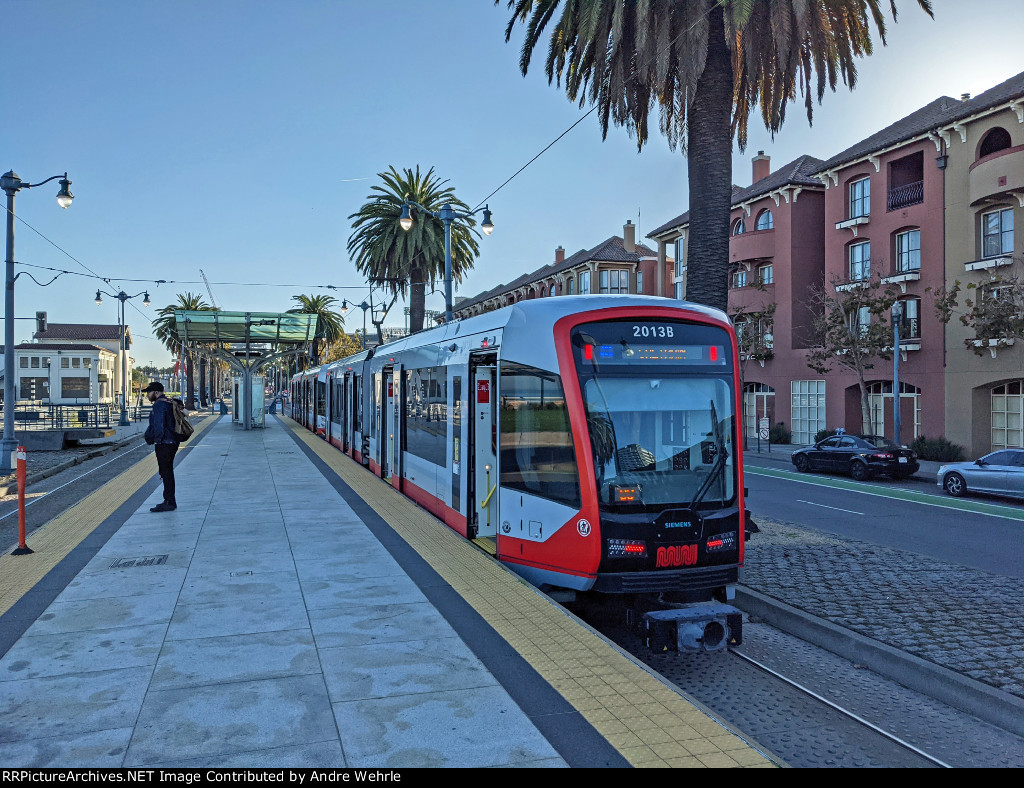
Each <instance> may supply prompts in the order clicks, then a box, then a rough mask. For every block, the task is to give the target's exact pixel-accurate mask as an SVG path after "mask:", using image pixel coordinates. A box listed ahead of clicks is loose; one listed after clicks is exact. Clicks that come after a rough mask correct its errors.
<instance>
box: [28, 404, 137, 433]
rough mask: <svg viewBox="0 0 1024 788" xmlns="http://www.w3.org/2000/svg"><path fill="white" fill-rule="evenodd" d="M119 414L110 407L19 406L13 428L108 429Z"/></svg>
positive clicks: (115, 422)
mask: <svg viewBox="0 0 1024 788" xmlns="http://www.w3.org/2000/svg"><path fill="white" fill-rule="evenodd" d="M119 413H120V410H118V409H115V408H113V407H112V406H110V405H21V406H18V407H16V408H15V409H14V428H15V429H16V430H69V429H72V430H73V429H85V428H89V427H110V426H112V425H114V424H117V418H118V415H119ZM112 414H113V418H112Z"/></svg>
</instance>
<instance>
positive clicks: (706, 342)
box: [573, 323, 736, 510]
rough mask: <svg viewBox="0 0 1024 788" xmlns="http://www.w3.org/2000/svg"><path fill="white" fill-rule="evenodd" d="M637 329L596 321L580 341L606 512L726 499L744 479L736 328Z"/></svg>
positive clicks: (582, 375) (577, 351)
mask: <svg viewBox="0 0 1024 788" xmlns="http://www.w3.org/2000/svg"><path fill="white" fill-rule="evenodd" d="M609 325H610V326H612V328H609ZM662 325H663V324H662ZM652 329H653V330H654V331H655V332H657V331H658V327H657V326H652ZM634 330H636V325H634V324H632V323H629V324H624V325H623V324H593V325H590V326H581V327H580V329H577V332H576V333H575V336H574V337H573V345H574V355H575V356H576V361H577V369H578V371H579V373H580V383H581V388H582V391H583V399H584V402H585V405H586V411H587V427H588V431H589V433H590V442H591V448H592V453H593V457H594V466H595V467H594V470H595V475H596V479H597V487H598V498H599V501H600V504H601V506H602V508H611V509H623V510H636V509H638V508H640V509H649V510H655V509H663V508H665V507H666V506H688V505H692V506H695V507H696V506H707V505H719V506H720V505H724V504H727V503H728V502H729V501H731V500H732V499H733V497H734V494H735V476H736V473H735V464H734V455H735V452H734V443H733V440H734V435H733V432H734V415H735V414H734V409H733V401H734V400H733V391H732V385H731V366H732V365H731V356H732V354H731V350H729V348H730V344H729V341H728V334H727V333H726V332H725V331H722V330H721V329H716V328H714V327H708V326H688V325H686V324H676V325H675V326H673V327H672V329H671V334H670V335H663V336H655V337H653V338H652V337H644V336H642V335H640V336H636V337H635V338H634V336H633V331H634ZM652 339H653V340H654V341H652ZM588 345H589V346H590V347H589V348H588Z"/></svg>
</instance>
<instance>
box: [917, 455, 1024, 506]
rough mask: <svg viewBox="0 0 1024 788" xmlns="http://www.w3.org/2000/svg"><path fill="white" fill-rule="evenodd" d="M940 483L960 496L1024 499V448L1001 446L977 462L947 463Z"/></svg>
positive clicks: (950, 491)
mask: <svg viewBox="0 0 1024 788" xmlns="http://www.w3.org/2000/svg"><path fill="white" fill-rule="evenodd" d="M936 482H937V483H938V485H939V487H941V488H942V489H943V490H945V491H946V492H947V493H949V494H950V495H952V496H955V497H957V498H959V497H960V496H961V495H965V494H966V493H968V492H972V493H974V492H978V493H989V494H991V495H1006V496H1009V497H1011V498H1024V449H1000V450H999V451H994V452H992V453H991V454H986V455H985V456H984V457H980V458H978V459H977V460H975V461H974V462H954V463H950V464H949V465H943V466H941V467H940V468H939V472H938V475H937V477H936Z"/></svg>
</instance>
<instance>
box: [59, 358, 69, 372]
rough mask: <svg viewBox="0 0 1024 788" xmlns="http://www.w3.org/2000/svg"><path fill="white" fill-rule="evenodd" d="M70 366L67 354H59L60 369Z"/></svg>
mask: <svg viewBox="0 0 1024 788" xmlns="http://www.w3.org/2000/svg"><path fill="white" fill-rule="evenodd" d="M70 366H71V359H70V358H68V357H67V356H61V359H60V368H61V369H68V368H69V367H70Z"/></svg>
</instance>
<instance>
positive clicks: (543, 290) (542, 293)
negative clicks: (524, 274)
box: [540, 285, 548, 298]
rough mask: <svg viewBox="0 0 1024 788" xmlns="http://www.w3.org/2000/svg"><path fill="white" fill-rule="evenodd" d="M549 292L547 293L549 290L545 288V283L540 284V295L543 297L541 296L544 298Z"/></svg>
mask: <svg viewBox="0 0 1024 788" xmlns="http://www.w3.org/2000/svg"><path fill="white" fill-rule="evenodd" d="M547 294H548V293H547V291H546V290H545V289H544V285H541V286H540V297H541V298H543V297H544V296H546V295H547Z"/></svg>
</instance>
